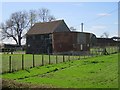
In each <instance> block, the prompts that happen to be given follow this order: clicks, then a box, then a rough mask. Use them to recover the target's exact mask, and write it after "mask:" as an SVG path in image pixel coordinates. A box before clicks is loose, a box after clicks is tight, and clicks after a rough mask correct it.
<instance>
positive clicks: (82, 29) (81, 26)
mask: <svg viewBox="0 0 120 90" xmlns="http://www.w3.org/2000/svg"><path fill="white" fill-rule="evenodd" d="M81 32H83V23H81Z"/></svg>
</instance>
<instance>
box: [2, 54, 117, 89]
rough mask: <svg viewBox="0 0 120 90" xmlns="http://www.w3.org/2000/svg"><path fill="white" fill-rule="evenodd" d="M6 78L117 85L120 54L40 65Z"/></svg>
mask: <svg viewBox="0 0 120 90" xmlns="http://www.w3.org/2000/svg"><path fill="white" fill-rule="evenodd" d="M3 78H4V79H12V80H15V81H17V82H22V83H23V82H24V83H31V84H37V85H48V86H49V85H50V86H53V87H60V88H61V87H62V88H117V87H118V55H117V54H112V55H107V56H98V57H90V58H87V59H82V60H73V61H68V62H64V63H59V64H52V65H46V66H40V67H35V68H31V69H26V70H20V71H18V72H13V73H6V74H3Z"/></svg>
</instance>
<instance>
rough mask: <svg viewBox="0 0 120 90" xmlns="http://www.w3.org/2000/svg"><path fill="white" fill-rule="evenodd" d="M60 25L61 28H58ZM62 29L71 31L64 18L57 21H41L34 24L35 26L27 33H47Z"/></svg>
mask: <svg viewBox="0 0 120 90" xmlns="http://www.w3.org/2000/svg"><path fill="white" fill-rule="evenodd" d="M61 24H62V25H64V26H65V27H64V26H63V28H61V26H60V25H61ZM58 27H59V28H58ZM56 29H60V31H62V30H61V29H63V30H64V31H70V30H69V28H68V27H67V25H66V24H65V22H64V20H57V21H51V22H40V23H36V24H34V26H33V27H32V28H31V29H30V30H29V31H28V32H27V34H29V35H30V34H47V33H53V32H56V31H59V30H56Z"/></svg>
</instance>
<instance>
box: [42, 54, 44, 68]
mask: <svg viewBox="0 0 120 90" xmlns="http://www.w3.org/2000/svg"><path fill="white" fill-rule="evenodd" d="M42 66H44V55H43V54H42Z"/></svg>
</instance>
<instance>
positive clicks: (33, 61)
mask: <svg viewBox="0 0 120 90" xmlns="http://www.w3.org/2000/svg"><path fill="white" fill-rule="evenodd" d="M33 67H35V57H34V54H33Z"/></svg>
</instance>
